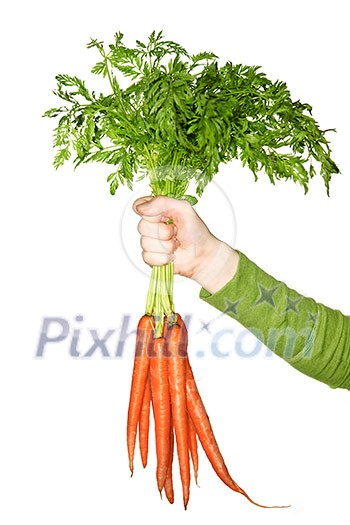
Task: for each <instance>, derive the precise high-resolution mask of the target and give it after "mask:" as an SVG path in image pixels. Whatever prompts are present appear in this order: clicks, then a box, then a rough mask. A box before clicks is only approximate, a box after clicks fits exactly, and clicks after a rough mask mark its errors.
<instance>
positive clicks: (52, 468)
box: [0, 0, 350, 525]
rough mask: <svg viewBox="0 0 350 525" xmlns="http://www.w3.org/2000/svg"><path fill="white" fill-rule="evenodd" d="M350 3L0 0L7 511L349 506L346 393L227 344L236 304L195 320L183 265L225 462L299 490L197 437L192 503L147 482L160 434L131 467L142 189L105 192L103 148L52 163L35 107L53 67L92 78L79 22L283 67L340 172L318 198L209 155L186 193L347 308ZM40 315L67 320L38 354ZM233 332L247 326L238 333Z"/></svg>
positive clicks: (7, 520)
mask: <svg viewBox="0 0 350 525" xmlns="http://www.w3.org/2000/svg"><path fill="white" fill-rule="evenodd" d="M347 20H348V15H347V5H346V2H344V1H341V0H333V2H325V1H307V0H306V1H305V0H303V1H299V0H294V2H290V3H288V4H287V3H286V2H281V1H273V0H268V1H266V0H265V1H264V2H260V1H258V0H251V1H250V2H234V1H231V2H228V1H227V2H224V1H222V0H216V1H215V2H212V3H210V4H208V5H206V4H205V3H203V2H189V1H188V0H187V1H183V0H179V1H177V2H174V3H167V2H159V1H152V0H150V1H148V2H141V1H137V2H135V1H129V2H123V3H120V2H118V1H116V0H114V1H113V2H112V1H107V0H100V1H99V2H91V1H90V0H85V1H84V2H83V1H74V0H70V1H69V2H68V1H67V0H61V1H60V2H55V3H50V2H43V1H37V0H32V1H31V2H23V1H22V2H12V3H11V5H10V4H6V7H4V8H3V10H2V16H1V22H0V24H1V28H0V29H1V31H0V38H1V55H2V57H1V78H2V80H1V125H0V133H1V141H0V144H1V146H0V147H1V168H0V169H1V193H0V199H1V202H0V213H1V220H0V224H1V274H0V279H1V288H0V297H1V347H0V348H1V350H0V351H1V362H0V400H1V413H0V421H1V431H0V454H1V457H0V461H1V462H0V494H1V505H0V521H1V523H4V524H6V525H14V524H19V523H21V524H22V523H34V522H35V523H36V524H37V525H41V524H45V525H46V524H48V523H50V525H55V524H62V523H65V525H73V524H76V523H84V525H90V524H96V523H101V524H103V525H111V524H115V523H117V522H120V520H123V522H127V523H136V522H138V521H139V520H142V519H146V520H148V519H150V520H151V519H152V523H153V524H154V525H158V524H161V523H164V522H165V520H166V523H167V524H169V525H170V524H174V523H177V522H178V520H179V519H181V520H182V523H184V524H185V523H193V522H200V520H201V519H206V520H207V521H208V522H209V521H210V522H212V521H213V520H215V521H217V522H220V523H232V522H237V520H239V523H240V524H248V523H249V524H259V525H263V524H265V523H266V524H267V523H269V525H272V524H275V523H276V524H277V523H278V524H279V523H284V524H287V523H292V524H294V523H295V524H298V525H302V524H309V523H311V522H312V523H321V524H322V523H329V522H337V521H340V520H342V521H346V520H347V519H349V514H350V511H349V506H348V494H349V481H348V480H349V471H350V459H349V446H348V444H349V439H350V425H349V408H350V398H349V392H347V391H342V390H331V389H330V388H328V387H327V386H326V385H323V384H321V383H318V382H317V381H315V380H312V379H309V378H308V377H305V376H303V375H302V374H300V373H299V372H297V371H296V370H294V369H293V368H291V367H289V366H288V365H287V364H286V363H284V362H283V361H282V360H281V359H279V358H277V357H275V356H274V357H273V358H269V359H267V358H266V357H265V352H263V351H261V352H259V353H258V355H256V356H255V357H254V358H250V359H247V358H242V357H240V356H238V355H237V353H236V352H235V350H234V342H235V338H236V337H238V335H239V333H240V332H241V331H242V327H240V326H239V325H238V324H235V323H234V322H233V321H232V320H230V319H223V318H220V319H218V320H216V321H215V322H214V321H213V323H212V325H211V326H210V330H211V333H205V332H200V333H199V331H200V328H201V320H202V321H206V322H209V321H211V320H213V319H215V318H216V317H217V315H218V312H216V311H215V310H214V309H213V308H211V307H210V306H209V305H206V304H205V303H203V302H202V301H200V299H199V298H198V292H199V288H198V286H197V285H195V284H194V283H191V282H189V281H184V280H179V279H178V280H177V283H176V297H175V299H176V306H177V310H178V311H179V312H181V313H183V314H185V313H189V314H192V315H193V321H192V325H191V329H190V346H191V348H190V350H191V352H192V365H193V368H194V371H195V375H196V378H197V379H198V386H199V388H200V391H201V392H202V396H203V398H204V401H205V403H206V405H207V410H208V413H209V415H210V417H211V420H212V423H213V426H214V430H215V432H216V437H217V440H218V442H219V445H220V447H221V449H222V452H223V455H224V457H225V460H226V463H227V465H228V467H229V469H230V471H231V473H232V475H233V477H234V478H235V479H236V481H237V482H238V483H239V484H240V485H241V486H242V487H243V488H244V489H245V490H246V491H247V492H248V493H249V494H250V495H251V496H252V497H253V498H255V499H256V500H258V501H260V502H262V503H266V504H288V503H290V504H291V505H292V506H291V508H290V509H286V510H264V509H258V508H256V507H253V506H252V505H251V504H250V503H249V502H247V501H246V500H245V499H244V498H243V497H241V496H239V495H237V494H234V493H232V492H231V491H230V490H229V489H228V488H227V487H226V486H224V485H223V484H222V483H221V482H220V481H219V480H218V478H217V477H216V475H215V474H214V472H213V471H212V469H211V467H210V466H209V464H208V462H207V460H206V458H205V457H204V456H203V454H201V456H200V477H199V482H200V488H197V487H195V486H194V487H193V489H192V493H191V499H190V504H189V507H188V510H187V511H186V512H184V510H183V508H182V505H181V497H180V486H179V481H178V479H179V477H178V473H177V471H175V477H176V481H175V490H176V496H175V497H176V500H175V503H174V505H173V506H170V505H169V504H168V502H167V501H161V500H160V499H159V495H158V491H157V489H156V483H155V472H154V470H155V464H154V447H153V446H152V447H151V451H150V462H149V466H148V467H147V469H146V470H143V469H142V466H141V463H140V461H139V459H138V458H137V461H136V472H135V475H134V477H133V478H132V479H130V476H129V472H128V465H127V455H126V445H125V422H126V411H127V404H128V395H129V387H130V377H131V369H132V352H133V336H132V335H131V336H130V337H129V338H128V339H127V341H126V346H125V353H124V356H123V358H120V359H115V358H113V354H114V350H115V345H116V343H117V341H118V336H119V335H118V334H120V329H121V321H122V316H123V315H125V314H129V315H130V316H131V319H130V324H129V330H132V329H133V328H135V326H136V323H137V319H138V317H139V316H140V315H141V314H142V312H143V308H144V301H145V295H146V290H147V283H148V277H147V276H148V272H147V270H146V271H145V272H143V271H141V270H140V269H139V267H142V265H140V259H139V258H138V257H140V255H139V246H138V242H139V241H138V235H137V233H136V224H137V218H136V217H133V216H132V214H131V213H130V205H131V202H132V200H133V198H134V197H135V196H136V194H140V191H141V192H142V191H143V188H135V194H134V195H132V194H131V193H130V192H129V191H128V190H126V189H124V188H123V189H121V190H120V191H118V194H117V195H116V196H115V197H114V198H113V197H111V196H110V195H109V191H108V185H107V183H106V181H105V178H106V175H107V173H108V170H107V171H106V169H105V167H104V166H102V165H91V166H86V167H84V168H80V169H79V170H77V171H76V172H73V170H72V166H71V165H70V164H67V165H66V166H65V167H64V168H62V169H61V170H59V171H58V172H57V173H55V172H54V171H53V169H52V155H53V151H52V147H51V135H52V127H53V124H54V123H53V121H52V120H49V119H42V118H41V114H42V113H43V112H44V111H45V110H46V109H47V108H48V107H51V106H55V105H57V103H58V101H57V100H56V98H55V97H54V95H53V94H52V89H53V88H54V87H55V81H54V77H55V75H56V74H57V73H68V74H73V75H74V74H76V75H78V76H81V77H82V78H84V79H86V80H87V84H88V85H89V80H91V82H92V76H91V75H90V73H89V70H90V68H91V66H92V65H93V64H94V62H95V60H96V59H97V57H96V55H95V54H94V51H89V50H87V49H86V48H85V44H86V43H87V41H88V40H89V38H90V37H96V38H98V39H102V40H105V41H106V42H109V41H111V40H112V38H113V34H114V33H115V32H116V31H118V30H120V31H122V32H124V33H125V35H126V41H127V42H128V43H130V44H131V43H134V40H135V39H141V40H142V39H145V38H146V37H147V36H148V34H149V33H150V32H151V31H152V30H153V29H156V30H161V29H163V30H164V32H165V36H166V37H167V38H168V39H170V40H175V41H178V42H179V43H181V44H182V45H184V46H185V47H186V48H187V49H189V50H190V51H191V52H193V53H195V52H199V51H201V50H203V49H205V50H211V51H214V52H215V53H216V54H217V55H219V56H220V57H221V59H222V60H232V62H234V63H239V62H242V63H246V64H250V65H253V64H258V65H261V66H262V69H263V71H264V72H265V73H266V74H267V75H268V76H269V77H270V78H272V79H281V80H284V81H286V82H287V84H288V86H289V88H290V90H291V93H292V97H293V98H294V99H299V98H300V99H301V100H302V101H306V102H309V103H311V105H312V106H313V108H314V112H313V115H314V117H315V118H316V119H317V120H318V122H319V123H320V125H321V127H322V128H323V129H326V128H333V127H335V128H336V129H337V133H336V134H334V133H333V134H330V135H329V139H330V140H331V143H332V149H333V155H334V159H335V160H336V162H337V163H338V164H339V166H340V168H341V171H342V174H341V175H337V176H335V177H334V178H333V180H332V183H331V197H330V198H328V197H327V196H326V192H325V189H324V186H323V182H322V180H321V178H319V177H316V178H315V179H314V180H313V181H312V183H311V185H310V191H309V193H308V194H307V195H306V196H305V195H304V194H303V190H302V188H301V187H297V186H295V185H294V184H292V183H285V182H280V183H277V184H276V186H272V185H271V184H270V183H269V182H268V180H267V177H266V176H264V175H262V176H261V177H260V179H259V182H257V183H255V182H254V180H253V176H252V175H251V173H250V172H249V171H248V170H245V169H242V168H241V167H240V165H239V163H238V162H237V163H233V164H231V165H229V166H225V167H223V168H222V170H221V171H220V174H219V175H218V176H217V178H216V183H217V184H218V186H217V187H216V189H214V188H215V186H214V185H213V187H212V189H211V188H208V190H207V192H205V195H204V196H203V199H202V201H201V202H200V204H199V205H198V208H197V209H198V211H199V212H200V214H201V215H202V217H203V218H204V220H205V221H206V222H207V224H208V225H209V227H211V229H212V230H213V232H214V233H215V234H216V235H218V236H219V237H221V238H223V239H225V240H227V241H228V242H231V243H232V244H234V245H235V246H236V247H237V248H238V249H241V250H242V251H243V252H245V253H246V255H248V257H250V258H251V259H252V260H254V261H255V262H256V263H257V264H259V265H260V266H261V267H263V268H264V269H265V270H266V271H268V272H269V273H271V274H272V275H274V276H275V277H277V278H279V279H281V280H284V281H285V282H286V283H287V284H289V285H290V286H291V287H293V288H295V289H296V290H298V291H299V292H301V293H303V294H304V295H308V296H311V297H314V298H315V299H316V300H318V301H320V302H322V303H324V304H327V305H328V306H330V307H333V308H338V309H340V310H341V311H343V312H344V313H346V314H349V313H350V299H349V292H350V289H349V281H348V268H349V245H348V243H349V241H348V239H349V229H348V226H349V218H350V217H349V213H350V212H349V206H348V198H349V197H348V196H349V191H350V177H349V175H350V166H349V160H348V145H349V139H350V137H349V125H348V123H349V118H350V115H349V104H348V99H349V94H348V50H349V38H348V36H347V35H348V24H347ZM94 82H96V79H94ZM101 90H102V91H103V88H102V86H101ZM146 192H147V190H146ZM223 194H226V195H227V196H228V197H229V200H230V202H231V204H232V208H233V210H232V209H231V208H230V207H229V206H228V205H227V201H225V202H224V200H221V199H223V197H222V195H223ZM125 213H126V215H125V216H126V217H128V218H127V220H128V221H129V230H128V227H126V228H125V217H124V214H125ZM234 217H236V221H237V236H236V238H234V236H233V231H234V228H233V227H232V225H233V224H234V222H233V221H234ZM123 219H124V222H123ZM122 223H123V224H124V230H123V231H124V235H125V231H126V232H128V231H129V235H130V239H132V238H134V239H135V244H134V245H133V246H134V248H133V250H132V249H131V248H130V250H131V251H133V253H132V254H131V257H132V258H133V259H134V260H135V258H136V266H135V265H134V264H131V262H130V259H129V256H128V255H127V253H126V252H125V250H124V247H123V240H122V236H121V224H122ZM126 235H127V236H128V234H126ZM232 236H233V237H232ZM130 239H129V241H130ZM130 244H131V243H130V242H129V243H128V246H130ZM138 266H139V267H138ZM78 314H82V315H83V316H84V321H83V322H81V323H79V322H77V321H75V316H76V315H78ZM49 316H59V317H64V318H66V319H67V321H68V322H69V325H70V334H69V337H68V338H67V339H66V340H65V341H62V342H61V343H57V344H56V345H51V346H50V347H48V348H47V351H46V353H45V355H44V358H43V359H41V360H40V359H36V358H35V353H36V349H37V344H38V338H39V334H40V330H41V325H42V320H43V318H44V317H49ZM79 326H80V329H81V338H80V341H79V350H80V351H81V353H82V354H84V353H86V351H87V350H88V348H89V347H90V346H91V339H90V338H89V329H97V330H98V331H99V333H100V334H103V333H105V332H106V331H107V330H108V329H115V333H114V334H113V336H111V338H110V340H109V341H108V348H109V350H110V353H111V358H109V359H108V358H105V359H102V357H101V355H100V354H99V353H98V352H96V354H95V355H94V356H93V358H92V359H84V358H83V357H82V358H79V359H72V358H71V357H70V356H69V344H70V339H71V336H72V331H73V330H74V329H78V328H79ZM221 329H228V330H233V331H234V333H233V335H232V336H230V334H226V336H225V337H223V338H222V340H221V343H220V344H221V348H222V350H223V351H224V350H226V351H229V350H230V355H229V356H228V357H227V358H225V359H218V358H215V357H213V355H212V354H211V350H210V349H211V342H212V337H213V336H214V335H215V333H217V331H218V330H221ZM246 344H247V345H248V346H249V345H251V347H252V348H253V347H254V344H255V343H254V340H253V339H251V340H249V338H247V340H246ZM247 348H248V347H247ZM200 350H201V351H203V352H204V356H203V357H202V358H199V357H198V355H197V351H200ZM153 442H154V437H153V435H152V437H151V443H152V444H153Z"/></svg>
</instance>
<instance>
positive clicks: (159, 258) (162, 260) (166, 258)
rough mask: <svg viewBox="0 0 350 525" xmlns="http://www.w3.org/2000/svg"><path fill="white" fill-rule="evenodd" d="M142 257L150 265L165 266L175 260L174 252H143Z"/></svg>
mask: <svg viewBox="0 0 350 525" xmlns="http://www.w3.org/2000/svg"><path fill="white" fill-rule="evenodd" d="M142 258H143V260H144V261H145V263H146V264H148V265H149V266H163V264H169V263H171V262H173V261H174V259H175V254H173V253H155V252H142Z"/></svg>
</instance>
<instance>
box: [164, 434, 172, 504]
mask: <svg viewBox="0 0 350 525" xmlns="http://www.w3.org/2000/svg"><path fill="white" fill-rule="evenodd" d="M169 443H170V455H169V464H168V470H167V473H166V477H165V482H164V490H165V495H166V497H167V499H168V501H169V503H174V487H173V458H174V429H173V426H172V425H171V426H170V439H169Z"/></svg>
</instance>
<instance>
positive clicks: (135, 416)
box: [127, 315, 153, 475]
mask: <svg viewBox="0 0 350 525" xmlns="http://www.w3.org/2000/svg"><path fill="white" fill-rule="evenodd" d="M152 340H153V320H152V317H151V316H149V315H143V316H142V317H141V319H140V321H139V323H138V326H137V332H136V346H135V359H134V368H133V373H132V381H131V388H130V400H129V409H128V421H127V447H128V456H129V468H130V471H131V475H133V472H134V451H135V443H136V433H137V426H138V422H139V417H140V411H141V406H142V401H143V396H144V391H145V385H146V382H147V376H148V370H149V357H148V347H149V344H150V342H151V341H152Z"/></svg>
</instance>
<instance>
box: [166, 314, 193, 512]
mask: <svg viewBox="0 0 350 525" xmlns="http://www.w3.org/2000/svg"><path fill="white" fill-rule="evenodd" d="M165 337H166V338H167V341H168V353H169V358H168V361H169V365H168V367H169V385H170V396H171V409H172V418H173V425H174V429H175V438H176V448H177V455H178V458H179V466H180V477H181V482H182V491H183V502H184V507H185V509H186V507H187V504H188V500H189V497H190V460H189V453H188V416H187V406H186V368H185V364H186V359H185V357H184V356H185V355H186V351H187V330H186V326H185V324H184V323H183V322H182V320H181V318H180V316H178V321H177V324H175V325H174V326H172V327H170V328H167V329H166V331H165Z"/></svg>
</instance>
